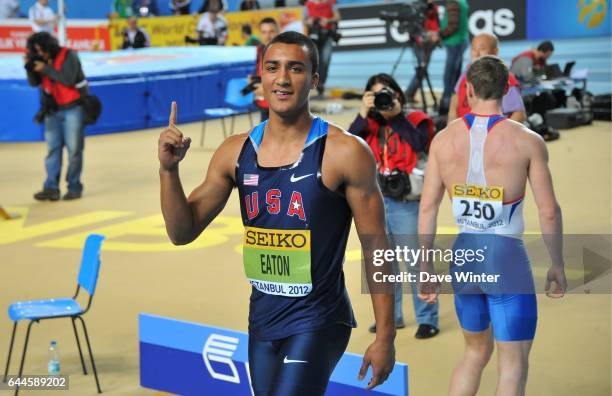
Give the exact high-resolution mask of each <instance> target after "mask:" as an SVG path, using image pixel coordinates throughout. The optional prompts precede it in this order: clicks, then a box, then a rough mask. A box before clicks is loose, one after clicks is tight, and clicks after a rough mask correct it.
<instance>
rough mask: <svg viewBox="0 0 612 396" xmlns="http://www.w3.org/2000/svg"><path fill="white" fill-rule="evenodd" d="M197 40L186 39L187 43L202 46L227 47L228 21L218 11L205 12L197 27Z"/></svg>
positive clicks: (187, 37)
mask: <svg viewBox="0 0 612 396" xmlns="http://www.w3.org/2000/svg"><path fill="white" fill-rule="evenodd" d="M196 32H197V34H198V38H197V39H193V38H191V37H189V36H186V37H185V42H187V43H198V44H200V45H225V42H226V41H227V21H226V20H225V18H224V17H223V16H222V15H220V14H219V12H216V11H208V12H205V13H204V14H203V15H202V16H201V17H200V21H199V22H198V26H197V27H196Z"/></svg>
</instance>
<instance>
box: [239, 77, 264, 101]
mask: <svg viewBox="0 0 612 396" xmlns="http://www.w3.org/2000/svg"><path fill="white" fill-rule="evenodd" d="M259 83H261V77H259V76H253V77H251V82H250V83H248V84H247V85H246V86H245V87H244V88H242V89H241V90H240V93H241V94H242V96H246V95H248V94H250V93H251V92H253V91H255V90H256V89H257V88H256V87H255V85H257V84H259Z"/></svg>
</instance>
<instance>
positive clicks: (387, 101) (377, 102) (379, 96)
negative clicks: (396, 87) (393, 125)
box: [374, 88, 393, 111]
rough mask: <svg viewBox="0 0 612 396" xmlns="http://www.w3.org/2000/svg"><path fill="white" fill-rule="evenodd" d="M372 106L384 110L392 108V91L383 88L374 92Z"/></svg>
mask: <svg viewBox="0 0 612 396" xmlns="http://www.w3.org/2000/svg"><path fill="white" fill-rule="evenodd" d="M374 107H375V108H376V110H380V111H386V110H391V109H392V108H393V91H391V90H390V89H389V88H383V89H381V90H380V91H378V92H376V93H375V94H374Z"/></svg>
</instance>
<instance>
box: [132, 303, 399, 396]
mask: <svg viewBox="0 0 612 396" xmlns="http://www.w3.org/2000/svg"><path fill="white" fill-rule="evenodd" d="M139 339H140V385H141V386H143V387H145V388H149V389H155V390H159V391H164V392H170V393H174V394H180V395H203V394H207V395H224V394H225V395H236V396H239V395H248V396H250V395H252V394H253V391H252V389H251V378H250V375H249V360H248V343H249V341H248V335H247V334H246V333H243V332H239V331H234V330H229V329H223V328H220V327H213V326H206V325H202V324H197V323H190V322H184V321H180V320H176V319H171V318H164V317H160V316H155V315H149V314H144V313H141V314H140V317H139ZM362 359H363V356H361V355H356V354H354V353H345V354H344V355H343V356H342V358H340V361H339V362H338V364H337V365H336V368H335V370H334V372H333V373H332V376H331V379H330V382H329V386H328V388H327V392H326V393H325V394H326V395H327V396H335V395H337V396H341V395H342V396H344V395H353V396H359V395H363V396H383V395H394V396H408V366H407V365H406V364H404V363H399V362H396V363H395V367H394V368H393V371H392V372H391V375H390V376H389V378H388V379H387V380H386V381H385V382H384V383H383V384H382V385H380V386H377V387H376V388H374V389H373V390H371V391H367V390H366V389H365V387H366V385H367V383H368V381H369V380H370V378H371V377H372V369H371V368H370V369H369V371H368V374H367V375H366V377H365V378H364V379H363V380H362V381H359V380H357V373H358V372H359V368H360V367H361V363H362Z"/></svg>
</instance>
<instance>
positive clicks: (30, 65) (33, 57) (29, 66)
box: [23, 53, 45, 73]
mask: <svg viewBox="0 0 612 396" xmlns="http://www.w3.org/2000/svg"><path fill="white" fill-rule="evenodd" d="M27 59H28V60H27V61H26V63H25V65H24V66H23V67H25V69H26V70H27V71H28V72H30V73H34V62H43V63H44V62H45V58H43V57H42V56H40V55H38V54H31V53H28V54H27Z"/></svg>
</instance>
